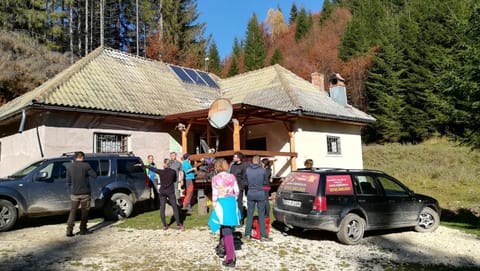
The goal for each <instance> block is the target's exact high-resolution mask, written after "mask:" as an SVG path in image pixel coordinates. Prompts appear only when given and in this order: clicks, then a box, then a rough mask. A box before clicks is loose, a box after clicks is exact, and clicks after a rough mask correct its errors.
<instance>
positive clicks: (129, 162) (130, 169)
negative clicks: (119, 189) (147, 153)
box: [117, 159, 143, 175]
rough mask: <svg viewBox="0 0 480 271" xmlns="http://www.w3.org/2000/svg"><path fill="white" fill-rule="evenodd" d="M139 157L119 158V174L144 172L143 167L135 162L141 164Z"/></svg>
mask: <svg viewBox="0 0 480 271" xmlns="http://www.w3.org/2000/svg"><path fill="white" fill-rule="evenodd" d="M140 163H141V162H140V160H138V159H118V160H117V173H118V174H127V175H128V174H132V173H140V172H143V169H142V167H136V166H135V164H140Z"/></svg>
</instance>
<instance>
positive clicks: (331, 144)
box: [327, 136, 342, 154]
mask: <svg viewBox="0 0 480 271" xmlns="http://www.w3.org/2000/svg"><path fill="white" fill-rule="evenodd" d="M327 152H328V154H342V148H341V146H340V137H338V136H327Z"/></svg>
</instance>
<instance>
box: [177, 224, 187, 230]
mask: <svg viewBox="0 0 480 271" xmlns="http://www.w3.org/2000/svg"><path fill="white" fill-rule="evenodd" d="M177 230H179V231H183V230H185V227H184V226H183V225H178V226H177Z"/></svg>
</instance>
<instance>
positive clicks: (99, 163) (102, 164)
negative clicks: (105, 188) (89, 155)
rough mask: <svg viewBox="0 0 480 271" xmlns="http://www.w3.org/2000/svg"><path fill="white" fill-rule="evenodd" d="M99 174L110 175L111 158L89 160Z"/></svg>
mask: <svg viewBox="0 0 480 271" xmlns="http://www.w3.org/2000/svg"><path fill="white" fill-rule="evenodd" d="M87 162H88V163H89V164H90V166H91V167H92V169H93V170H94V171H95V172H96V173H97V176H109V172H110V161H109V160H87Z"/></svg>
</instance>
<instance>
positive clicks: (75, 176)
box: [67, 151, 97, 237]
mask: <svg viewBox="0 0 480 271" xmlns="http://www.w3.org/2000/svg"><path fill="white" fill-rule="evenodd" d="M84 159H85V154H84V153H83V152H81V151H79V152H75V154H74V161H73V163H72V164H71V165H70V167H69V168H68V169H67V184H68V187H69V188H70V201H71V203H70V214H69V215H68V220H67V237H72V236H73V227H74V226H75V219H76V213H77V210H78V206H81V217H80V232H79V233H80V234H81V235H84V234H90V233H92V231H90V230H88V228H87V222H88V212H89V210H90V193H91V191H90V177H92V178H96V177H97V173H96V172H95V171H94V170H93V169H92V167H91V166H90V164H89V163H87V162H84Z"/></svg>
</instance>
